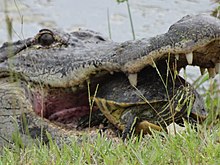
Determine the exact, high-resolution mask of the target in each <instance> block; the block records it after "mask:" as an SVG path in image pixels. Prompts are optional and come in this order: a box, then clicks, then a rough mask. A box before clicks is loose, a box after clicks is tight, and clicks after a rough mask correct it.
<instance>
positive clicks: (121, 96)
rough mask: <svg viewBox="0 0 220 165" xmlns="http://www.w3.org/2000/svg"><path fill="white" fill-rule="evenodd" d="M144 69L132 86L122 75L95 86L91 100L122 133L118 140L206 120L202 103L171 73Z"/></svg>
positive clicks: (195, 94) (187, 86)
mask: <svg viewBox="0 0 220 165" xmlns="http://www.w3.org/2000/svg"><path fill="white" fill-rule="evenodd" d="M166 73H167V72H165V73H164V72H161V73H160V71H159V70H158V69H155V68H154V67H152V66H148V67H146V68H145V69H143V70H142V71H140V72H139V73H138V81H137V82H138V84H137V85H136V86H132V85H131V84H130V83H129V80H128V79H127V77H126V76H125V75H124V74H120V73H116V74H114V75H111V76H109V78H106V82H104V83H102V84H100V85H99V88H98V90H97V92H96V95H95V96H93V99H94V101H95V102H96V105H97V106H98V108H99V109H100V111H101V112H102V113H103V114H104V116H105V117H106V118H107V119H108V121H109V122H110V123H111V124H113V125H114V126H115V127H116V128H117V129H118V130H120V131H122V139H123V140H125V139H126V137H128V136H130V135H131V133H132V132H133V131H134V132H135V133H140V132H143V134H147V133H151V130H152V129H153V130H157V131H162V130H166V127H167V126H168V125H169V124H171V123H172V122H175V123H177V124H180V125H183V124H184V121H188V122H189V123H191V124H196V123H201V122H203V121H204V120H205V119H206V117H207V112H206V110H205V107H204V103H203V99H202V98H201V96H200V95H199V94H198V92H197V91H196V90H194V88H193V87H192V86H191V85H190V84H189V83H187V82H186V81H185V80H184V79H183V78H182V77H181V76H179V75H175V73H174V72H168V74H166Z"/></svg>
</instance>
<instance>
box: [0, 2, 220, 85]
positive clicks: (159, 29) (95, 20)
mask: <svg viewBox="0 0 220 165" xmlns="http://www.w3.org/2000/svg"><path fill="white" fill-rule="evenodd" d="M5 2H7V4H6V5H5ZM129 3H130V8H131V13H132V18H133V24H134V28H135V35H136V38H143V37H152V36H155V35H157V34H161V33H165V32H166V31H167V30H168V28H169V26H170V25H171V24H173V23H175V22H176V21H177V20H179V19H181V18H182V17H183V16H185V15H187V14H200V13H211V11H212V10H213V9H214V8H215V7H216V6H217V4H215V3H213V2H211V1H210V0H129ZM5 6H6V7H5ZM5 10H7V13H8V15H9V17H10V18H11V19H12V21H13V31H14V32H13V40H17V39H20V38H26V37H30V36H33V35H35V34H36V33H37V32H38V31H39V30H40V29H41V28H45V27H49V28H50V27H53V28H54V27H55V28H60V29H63V30H65V31H72V30H76V29H78V28H88V29H93V30H95V31H99V32H101V33H103V34H104V35H106V36H109V30H108V21H107V20H108V19H107V11H109V18H110V25H111V36H112V39H113V40H115V41H119V42H121V41H125V40H130V39H132V33H131V27H130V21H129V16H128V11H127V5H126V3H122V4H118V3H117V2H116V1H114V0H80V1H79V0H71V1H70V0H0V22H1V24H0V36H1V37H0V44H1V43H3V42H4V41H6V40H7V39H8V36H7V30H6V29H7V28H6V24H5ZM187 70H188V74H190V76H189V77H190V79H192V80H195V79H196V78H197V77H198V76H199V75H200V73H199V70H198V68H197V69H195V68H192V67H191V68H190V69H187ZM190 79H189V81H190Z"/></svg>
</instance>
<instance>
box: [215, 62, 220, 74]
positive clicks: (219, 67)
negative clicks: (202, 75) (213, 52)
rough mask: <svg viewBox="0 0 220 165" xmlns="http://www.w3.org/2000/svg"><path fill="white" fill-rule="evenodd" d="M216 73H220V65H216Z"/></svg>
mask: <svg viewBox="0 0 220 165" xmlns="http://www.w3.org/2000/svg"><path fill="white" fill-rule="evenodd" d="M215 72H216V73H217V74H218V73H220V63H217V64H215Z"/></svg>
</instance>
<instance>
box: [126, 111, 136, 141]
mask: <svg viewBox="0 0 220 165" xmlns="http://www.w3.org/2000/svg"><path fill="white" fill-rule="evenodd" d="M137 121H138V117H137V116H136V115H135V114H132V113H130V115H129V117H128V118H127V122H126V125H125V128H124V130H123V132H122V140H123V141H124V140H125V139H126V138H127V137H128V136H131V134H132V132H133V130H134V129H135V126H136V124H137Z"/></svg>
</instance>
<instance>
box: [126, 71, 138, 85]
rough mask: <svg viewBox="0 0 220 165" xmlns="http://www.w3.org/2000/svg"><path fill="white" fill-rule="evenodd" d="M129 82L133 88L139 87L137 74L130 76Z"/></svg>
mask: <svg viewBox="0 0 220 165" xmlns="http://www.w3.org/2000/svg"><path fill="white" fill-rule="evenodd" d="M128 80H129V82H130V84H131V85H132V86H136V85H137V73H133V74H129V75H128Z"/></svg>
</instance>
